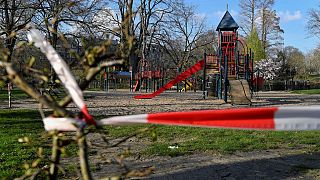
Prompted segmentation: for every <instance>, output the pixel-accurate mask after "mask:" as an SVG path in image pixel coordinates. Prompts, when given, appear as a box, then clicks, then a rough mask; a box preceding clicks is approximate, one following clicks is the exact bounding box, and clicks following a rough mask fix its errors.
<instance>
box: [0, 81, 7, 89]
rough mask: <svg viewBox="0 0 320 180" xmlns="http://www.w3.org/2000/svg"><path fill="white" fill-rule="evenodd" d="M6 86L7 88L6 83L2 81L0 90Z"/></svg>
mask: <svg viewBox="0 0 320 180" xmlns="http://www.w3.org/2000/svg"><path fill="white" fill-rule="evenodd" d="M5 86H6V83H5V82H4V81H1V80H0V90H2V89H3V88H4V87H5Z"/></svg>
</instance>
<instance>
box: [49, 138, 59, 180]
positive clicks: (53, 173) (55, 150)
mask: <svg viewBox="0 0 320 180" xmlns="http://www.w3.org/2000/svg"><path fill="white" fill-rule="evenodd" d="M60 156H61V150H60V146H59V137H58V135H57V134H55V135H53V137H52V154H51V161H52V163H51V165H50V172H49V177H50V180H55V179H57V177H58V170H59V168H58V164H59V161H60Z"/></svg>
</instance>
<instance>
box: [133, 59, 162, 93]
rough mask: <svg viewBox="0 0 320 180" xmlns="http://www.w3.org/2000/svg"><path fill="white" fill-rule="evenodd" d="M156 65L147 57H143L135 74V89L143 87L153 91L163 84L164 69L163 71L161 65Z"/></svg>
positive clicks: (139, 89)
mask: <svg viewBox="0 0 320 180" xmlns="http://www.w3.org/2000/svg"><path fill="white" fill-rule="evenodd" d="M152 67H154V66H152V65H151V63H150V62H149V61H147V60H145V59H141V60H140V61H139V63H138V68H137V69H138V70H139V71H138V72H137V73H136V74H135V84H134V87H133V91H134V92H136V91H141V89H142V88H144V89H145V90H146V92H151V90H153V91H156V90H157V89H159V87H160V86H161V85H163V71H161V70H160V69H161V68H160V66H156V67H155V68H152Z"/></svg>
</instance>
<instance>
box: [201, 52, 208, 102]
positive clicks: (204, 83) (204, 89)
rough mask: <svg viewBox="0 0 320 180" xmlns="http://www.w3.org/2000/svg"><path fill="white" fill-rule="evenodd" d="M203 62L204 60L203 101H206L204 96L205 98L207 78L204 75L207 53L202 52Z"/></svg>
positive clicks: (204, 73)
mask: <svg viewBox="0 0 320 180" xmlns="http://www.w3.org/2000/svg"><path fill="white" fill-rule="evenodd" d="M203 60H204V66H203V85H202V87H203V99H206V96H207V81H206V78H207V74H206V71H207V53H206V52H204V53H203Z"/></svg>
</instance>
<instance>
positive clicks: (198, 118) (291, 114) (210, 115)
mask: <svg viewBox="0 0 320 180" xmlns="http://www.w3.org/2000/svg"><path fill="white" fill-rule="evenodd" d="M319 112H320V106H309V107H268V108H239V109H224V110H202V111H186V112H167V113H154V114H139V115H129V116H115V117H110V118H106V119H102V120H100V121H97V125H98V126H104V125H126V124H127V125H128V124H146V123H149V124H162V125H178V126H192V127H206V128H226V129H228V128H231V129H251V130H277V131H281V130H285V131H291V130H299V131H303V130H320V113H319ZM43 121H44V124H45V129H46V130H47V131H49V130H60V131H75V130H76V129H77V128H76V126H77V125H79V122H78V121H77V120H75V119H72V118H53V117H48V118H45V119H44V120H43Z"/></svg>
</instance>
